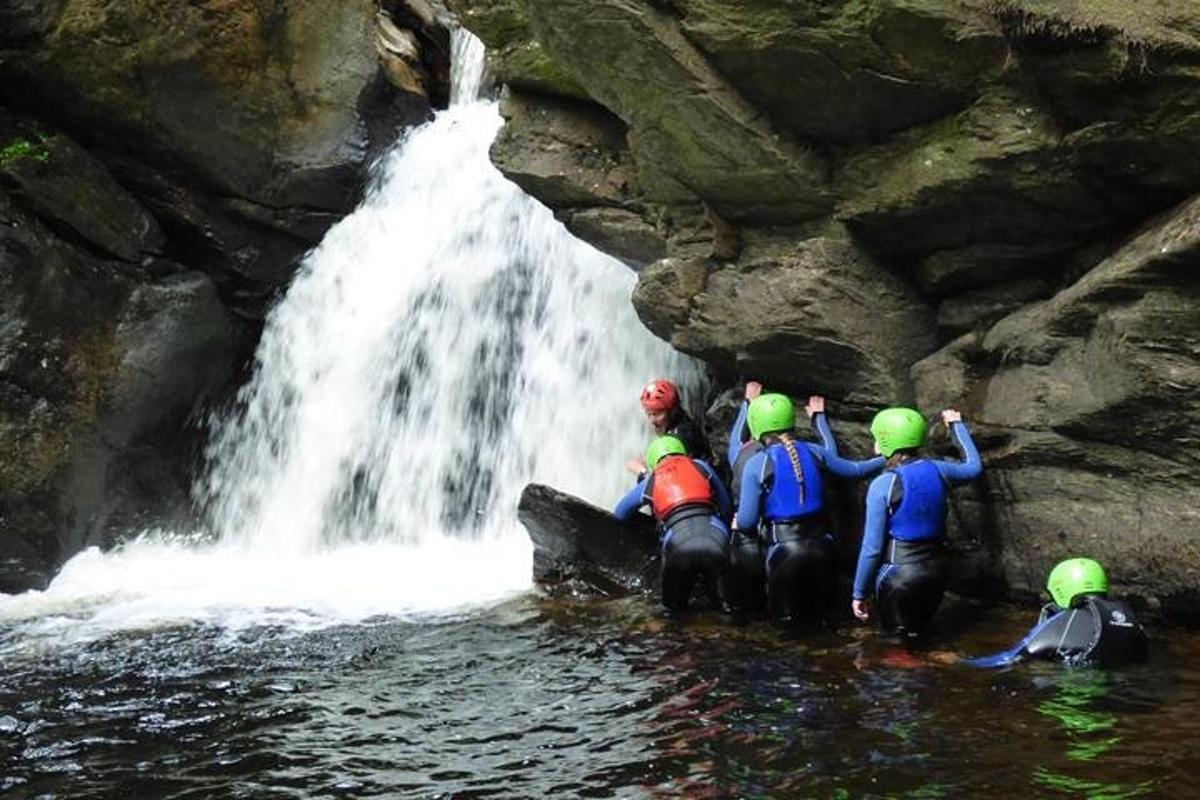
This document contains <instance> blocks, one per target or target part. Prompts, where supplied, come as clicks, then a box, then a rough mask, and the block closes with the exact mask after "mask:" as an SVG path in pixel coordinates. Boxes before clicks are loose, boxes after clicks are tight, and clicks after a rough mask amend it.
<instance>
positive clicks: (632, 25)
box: [529, 0, 831, 221]
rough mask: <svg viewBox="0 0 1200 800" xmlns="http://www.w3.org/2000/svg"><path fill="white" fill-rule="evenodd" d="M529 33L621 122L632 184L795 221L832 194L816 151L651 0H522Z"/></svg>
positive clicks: (656, 193) (733, 213) (739, 213)
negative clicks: (767, 113)
mask: <svg viewBox="0 0 1200 800" xmlns="http://www.w3.org/2000/svg"><path fill="white" fill-rule="evenodd" d="M529 11H530V16H531V19H533V20H534V26H535V33H536V35H537V37H538V40H539V41H540V42H541V43H542V44H543V45H544V46H545V47H546V50H547V52H549V53H550V54H551V55H552V56H553V58H554V59H555V60H556V61H557V62H559V63H561V64H564V65H566V66H567V67H568V68H569V69H570V71H571V72H572V74H573V75H575V76H576V77H577V78H578V80H579V82H580V84H581V85H582V86H583V87H584V88H585V89H586V90H587V92H588V94H589V95H590V96H591V97H593V98H595V99H596V100H598V101H599V102H600V103H602V104H603V105H604V106H605V107H607V108H609V109H611V110H612V111H613V112H614V113H615V114H616V115H617V116H619V117H620V118H621V119H622V120H624V121H625V123H626V124H627V125H628V126H629V146H630V149H631V151H632V152H633V153H634V157H635V160H636V162H637V166H638V183H639V185H641V186H642V187H643V189H644V190H645V192H646V193H647V195H648V196H649V197H651V198H653V199H655V200H658V201H661V202H667V203H680V202H689V201H695V200H697V199H698V200H703V201H704V202H706V203H708V204H709V205H710V206H712V207H713V208H714V209H716V211H717V212H718V213H720V214H721V215H722V216H723V217H726V218H728V219H730V220H734V221H736V220H739V219H742V218H745V217H753V218H756V219H764V220H794V219H807V218H812V217H817V216H821V215H822V214H823V213H825V212H826V211H827V210H828V209H829V207H830V203H831V197H830V195H829V193H828V189H827V166H826V164H825V163H824V161H823V160H822V159H821V157H820V156H818V155H817V154H815V153H813V152H812V151H810V150H808V149H806V148H804V147H802V146H800V145H799V143H797V142H795V141H793V140H792V139H791V137H790V136H788V135H787V134H786V133H784V132H782V131H780V130H779V129H778V128H776V127H775V126H774V125H773V124H772V123H771V121H770V120H769V119H768V118H766V117H764V116H763V115H762V114H761V112H760V111H759V110H758V109H756V108H755V107H754V106H753V105H752V104H751V103H750V102H748V101H747V100H746V98H745V97H744V96H742V94H741V93H740V92H739V91H738V90H737V88H736V87H734V86H733V85H731V84H730V83H729V82H728V81H727V80H726V79H725V77H724V76H723V75H721V73H720V71H719V70H717V69H716V68H715V67H714V66H713V64H712V63H711V62H710V61H709V60H708V59H707V58H705V56H704V55H703V53H701V52H700V51H699V50H698V49H697V48H696V46H695V45H694V44H693V43H692V42H691V41H690V40H689V39H688V38H687V37H686V36H685V35H684V32H683V31H682V30H681V28H680V26H679V22H678V20H677V19H675V18H674V17H672V16H671V15H670V14H668V13H666V12H665V11H663V10H661V9H659V8H656V7H654V6H652V5H649V4H645V5H640V4H631V3H624V2H615V1H614V2H601V3H595V2H588V3H581V2H575V1H574V0H571V2H543V0H530V1H529Z"/></svg>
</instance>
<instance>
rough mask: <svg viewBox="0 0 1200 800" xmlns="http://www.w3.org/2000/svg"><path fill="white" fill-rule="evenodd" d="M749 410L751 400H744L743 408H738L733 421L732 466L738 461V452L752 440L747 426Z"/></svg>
mask: <svg viewBox="0 0 1200 800" xmlns="http://www.w3.org/2000/svg"><path fill="white" fill-rule="evenodd" d="M749 411H750V403H749V401H746V400H743V401H742V406H741V408H739V409H738V415H737V419H735V420H734V421H733V428H731V429H730V431H729V466H730V467H732V466H733V465H734V464H735V463H736V462H737V457H738V453H740V452H742V445H744V444H745V443H746V442H748V441H749V440H750V429H749V428H748V427H747V426H746V415H747V414H748V413H749Z"/></svg>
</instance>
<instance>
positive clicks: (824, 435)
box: [812, 411, 838, 456]
mask: <svg viewBox="0 0 1200 800" xmlns="http://www.w3.org/2000/svg"><path fill="white" fill-rule="evenodd" d="M812 426H813V430H815V431H816V432H817V436H820V437H821V444H822V446H824V448H825V449H826V450H827V451H828V452H830V453H832V454H833V455H835V456H836V455H837V454H838V447H837V439H835V438H833V429H832V428H830V427H829V419H828V418H826V416H825V412H824V411H822V412H820V413H818V414H813V417H812Z"/></svg>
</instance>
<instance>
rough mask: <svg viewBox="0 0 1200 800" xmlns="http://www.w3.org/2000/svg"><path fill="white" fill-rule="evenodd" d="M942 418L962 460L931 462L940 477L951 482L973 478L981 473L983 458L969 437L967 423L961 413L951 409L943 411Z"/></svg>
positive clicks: (963, 481) (962, 481) (960, 481)
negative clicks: (935, 466) (948, 428)
mask: <svg viewBox="0 0 1200 800" xmlns="http://www.w3.org/2000/svg"><path fill="white" fill-rule="evenodd" d="M942 419H943V420H945V422H946V424H947V425H948V426H949V427H950V439H951V440H952V441H953V442H954V446H955V447H957V448H958V452H959V455H960V456H961V457H962V461H942V460H940V459H939V460H937V461H934V462H933V463H934V464H936V465H937V468H938V472H940V473H942V477H943V478H945V479H946V480H948V481H950V482H952V483H965V482H967V481H973V480H975V479H976V478H978V477H979V476H980V475H982V474H983V460H982V459H981V458H980V457H979V450H978V449H977V448H976V447H975V442H974V440H972V439H971V432H970V431H969V430H968V429H967V423H965V422H963V421H962V415H961V414H959V413H958V412H957V411H952V410H946V411H943V412H942Z"/></svg>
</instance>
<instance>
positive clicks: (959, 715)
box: [0, 36, 1200, 798]
mask: <svg viewBox="0 0 1200 800" xmlns="http://www.w3.org/2000/svg"><path fill="white" fill-rule="evenodd" d="M455 53H456V59H455V64H456V66H455V89H454V92H453V96H454V100H455V102H454V103H453V105H452V107H451V108H450V109H449V110H447V111H445V112H442V113H440V114H439V115H438V116H437V118H436V119H434V120H433V121H431V122H430V123H428V124H427V125H425V126H423V127H421V128H420V129H418V130H415V131H413V132H410V133H409V134H408V135H407V136H406V137H405V139H404V140H403V141H402V142H400V143H399V144H398V146H397V147H396V148H395V150H394V151H393V152H392V153H391V154H390V155H388V156H387V157H386V158H385V159H384V160H383V161H382V162H381V163H380V164H379V165H378V167H377V169H376V170H375V179H374V182H373V183H372V185H371V187H370V188H369V190H368V191H367V193H366V196H365V198H364V201H363V203H362V205H361V207H360V208H359V209H357V210H356V211H355V212H354V213H353V214H351V215H350V216H348V217H347V218H346V219H345V220H343V221H342V222H341V223H339V224H338V225H337V226H335V227H334V228H333V229H331V231H330V233H329V234H328V236H327V237H326V239H325V241H324V242H322V244H321V245H320V246H319V247H318V248H317V249H316V250H314V251H313V253H311V254H310V255H309V256H308V257H307V258H306V259H305V261H304V263H303V265H302V266H301V268H300V270H299V272H298V273H297V276H296V278H295V280H294V281H293V283H292V285H291V286H290V288H289V290H288V292H287V294H286V296H285V298H284V299H283V300H282V301H281V302H280V303H279V304H278V305H277V306H276V307H275V308H274V309H273V310H272V312H271V314H270V316H269V318H268V320H267V322H266V326H265V330H264V334H263V339H262V343H261V345H260V347H259V349H258V352H257V355H256V364H255V369H254V373H253V378H252V379H251V380H250V382H249V383H248V384H247V385H246V387H245V388H244V389H243V390H242V391H241V393H240V394H239V397H238V399H237V402H236V404H235V405H234V407H233V408H231V409H227V410H224V411H222V412H221V413H218V414H215V415H214V417H213V419H212V423H211V437H210V446H209V448H208V461H207V466H206V468H205V469H204V470H203V472H202V474H201V475H199V476H198V477H197V481H196V498H197V503H198V507H199V508H201V509H202V511H203V518H204V524H203V525H201V526H200V527H199V528H197V529H196V530H187V531H146V532H141V533H139V534H138V535H136V536H132V537H131V540H130V541H129V542H127V543H126V544H125V545H123V546H122V547H120V548H118V549H116V550H114V551H112V552H108V553H100V552H96V551H88V552H84V553H81V554H80V555H79V556H77V557H76V558H75V559H73V560H72V561H71V562H69V563H68V564H67V565H66V566H65V567H64V569H63V570H62V572H61V573H60V574H59V575H58V576H57V577H56V579H55V580H54V582H53V583H52V584H51V586H50V587H49V588H48V589H47V590H46V591H44V592H30V593H26V594H24V595H19V596H14V597H0V793H3V794H5V795H6V796H13V797H45V798H51V797H54V798H88V797H94V798H111V797H121V796H125V797H132V798H148V797H179V798H185V797H195V798H201V797H203V798H207V797H254V798H258V797H263V798H271V797H295V798H307V797H338V796H344V797H368V796H379V797H413V798H425V797H463V798H465V797H536V796H543V795H552V796H566V797H571V796H578V797H646V796H661V797H706V796H711V797H736V796H746V797H891V796H902V797H961V796H966V795H968V794H974V793H976V792H983V791H986V792H989V793H991V794H993V795H998V796H1005V797H1034V796H1036V797H1042V796H1046V797H1097V798H1117V797H1134V796H1147V797H1191V796H1192V795H1193V794H1194V790H1193V788H1192V785H1191V778H1190V776H1191V775H1193V774H1195V773H1196V772H1197V768H1198V767H1200V752H1198V746H1197V744H1196V742H1198V741H1200V736H1198V733H1200V700H1197V698H1198V697H1200V692H1197V680H1198V678H1200V673H1198V672H1197V668H1196V666H1195V665H1196V664H1197V663H1200V662H1198V660H1197V658H1196V657H1197V656H1198V655H1200V639H1197V638H1196V637H1195V636H1192V635H1186V634H1179V633H1174V634H1172V636H1171V637H1170V641H1167V637H1166V636H1159V637H1158V638H1157V641H1156V642H1155V648H1154V658H1153V660H1152V661H1151V663H1150V664H1148V665H1146V666H1143V667H1139V668H1137V669H1133V670H1128V671H1123V672H1119V673H1104V672H1100V671H1093V670H1060V669H1054V668H1049V667H1046V666H1030V667H1021V668H1017V669H1012V670H1008V671H1006V672H1003V673H982V672H975V671H971V670H968V669H965V668H962V667H958V666H953V665H948V664H946V663H943V662H944V661H945V660H946V659H944V658H943V659H941V660H938V659H935V658H932V657H929V656H927V655H912V654H909V653H907V652H906V651H903V650H900V649H897V648H896V647H895V646H894V645H893V644H891V643H889V642H888V641H887V640H886V639H884V638H883V637H881V636H879V635H877V634H875V633H874V632H872V631H868V630H865V629H862V628H858V627H854V626H851V625H849V624H846V625H844V626H842V627H841V628H838V629H834V630H829V631H824V632H820V633H812V634H808V635H805V636H802V637H798V636H785V635H782V634H781V633H779V632H777V631H775V630H774V629H772V628H770V627H769V626H766V625H762V624H753V625H747V626H741V625H734V624H732V623H731V622H729V621H725V620H721V619H717V618H705V617H699V618H695V619H692V620H688V621H683V622H666V621H664V620H662V619H660V618H659V617H658V616H657V614H656V612H655V611H654V609H653V606H652V603H651V602H650V601H648V600H647V599H644V598H633V599H626V600H620V601H592V602H585V601H577V602H564V601H551V600H548V599H546V598H543V597H540V596H539V595H538V594H537V593H536V591H534V590H533V588H532V587H531V585H530V568H531V564H530V546H529V542H528V539H527V537H526V536H525V534H524V532H523V531H522V529H521V527H520V525H519V523H518V522H517V519H516V500H517V497H518V496H519V493H520V490H521V488H522V487H523V486H524V485H525V484H526V483H527V482H529V481H541V482H545V483H550V484H553V485H555V486H557V487H559V488H561V489H563V490H565V491H568V492H571V493H573V494H577V495H580V496H582V497H585V498H587V499H589V500H592V501H593V502H595V503H598V504H601V505H610V504H611V503H612V502H613V501H614V500H615V499H616V498H617V497H618V496H619V495H620V493H621V492H622V490H623V489H624V488H626V486H627V483H628V475H625V474H623V473H622V469H621V465H622V464H623V462H624V461H625V459H626V458H628V457H629V456H631V455H635V454H637V453H639V452H640V450H641V449H642V448H643V447H644V445H645V441H646V437H647V430H646V428H645V425H644V422H643V421H642V417H641V414H640V410H639V409H638V406H637V397H638V392H639V389H640V387H641V386H642V384H643V383H644V382H645V381H646V380H648V379H649V378H652V377H657V376H660V375H670V376H674V377H676V378H678V379H679V380H680V382H681V383H682V384H683V386H684V389H685V394H686V395H687V396H688V397H690V398H691V399H693V400H695V399H696V398H698V397H699V396H700V395H701V393H702V389H703V381H702V373H701V371H700V369H699V368H698V367H697V366H696V365H695V364H694V363H692V362H690V361H688V360H686V359H684V358H682V357H680V356H678V355H677V354H675V353H674V352H672V351H671V350H670V349H669V348H667V347H666V346H665V345H664V344H663V343H662V342H659V341H658V340H656V339H654V338H653V337H652V336H650V335H649V333H647V332H646V331H645V330H643V329H642V328H641V326H640V325H639V323H638V322H637V320H636V318H635V316H634V314H633V311H632V309H631V308H630V304H629V299H628V298H629V292H630V290H631V288H632V285H633V282H634V275H633V273H632V272H631V271H630V270H628V269H627V268H626V267H624V266H623V265H621V264H619V263H617V262H615V261H613V260H612V259H610V258H608V257H606V256H604V255H602V254H600V253H598V252H596V251H595V250H593V249H591V248H589V247H587V246H586V245H583V244H581V243H579V242H576V241H575V240H573V239H572V238H571V237H570V236H569V235H567V234H566V232H565V231H564V230H563V229H562V227H561V226H560V225H559V224H558V223H557V222H556V221H555V220H554V219H553V217H552V216H551V214H550V213H549V212H548V211H547V210H546V209H545V208H542V207H541V206H539V205H538V204H537V203H535V202H533V201H532V200H530V199H529V198H527V197H524V196H523V195H522V194H521V193H520V192H519V191H517V190H516V188H515V187H513V186H512V185H511V184H509V183H508V182H507V181H505V180H504V179H503V178H502V177H501V176H500V175H499V174H498V173H497V172H496V171H495V169H494V168H492V166H491V165H490V163H489V162H488V158H487V149H488V145H489V143H490V142H491V141H492V139H493V138H494V136H495V134H496V131H497V130H498V129H499V127H500V125H501V119H500V115H499V112H498V109H497V106H496V103H495V102H494V101H490V100H480V99H477V95H478V86H479V76H480V74H481V71H482V69H481V59H482V52H481V50H480V48H479V47H478V44H477V43H475V42H473V41H472V40H470V39H469V38H468V37H464V36H458V37H456V50H455ZM967 616H968V617H971V618H972V619H973V621H972V624H961V621H960V622H959V623H954V622H953V620H955V619H960V617H961V615H956V614H955V613H953V609H951V613H949V614H948V615H947V619H948V620H950V621H951V624H950V627H949V628H948V629H947V633H946V635H945V641H944V644H942V645H940V647H941V648H942V649H943V650H951V649H953V650H960V651H963V652H968V653H973V654H980V653H985V652H990V651H993V650H997V649H1001V648H1003V647H1005V646H1007V645H1009V644H1010V643H1011V642H1012V641H1014V640H1015V639H1016V638H1017V637H1018V636H1019V635H1020V634H1021V633H1022V632H1023V628H1024V626H1025V624H1026V623H1027V622H1028V620H1025V619H1022V615H1021V614H1020V613H1019V612H1015V611H1013V612H1000V611H991V612H989V613H986V614H982V616H980V614H979V613H976V612H972V613H971V614H969V615H967ZM976 617H979V618H978V619H975V618H976Z"/></svg>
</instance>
